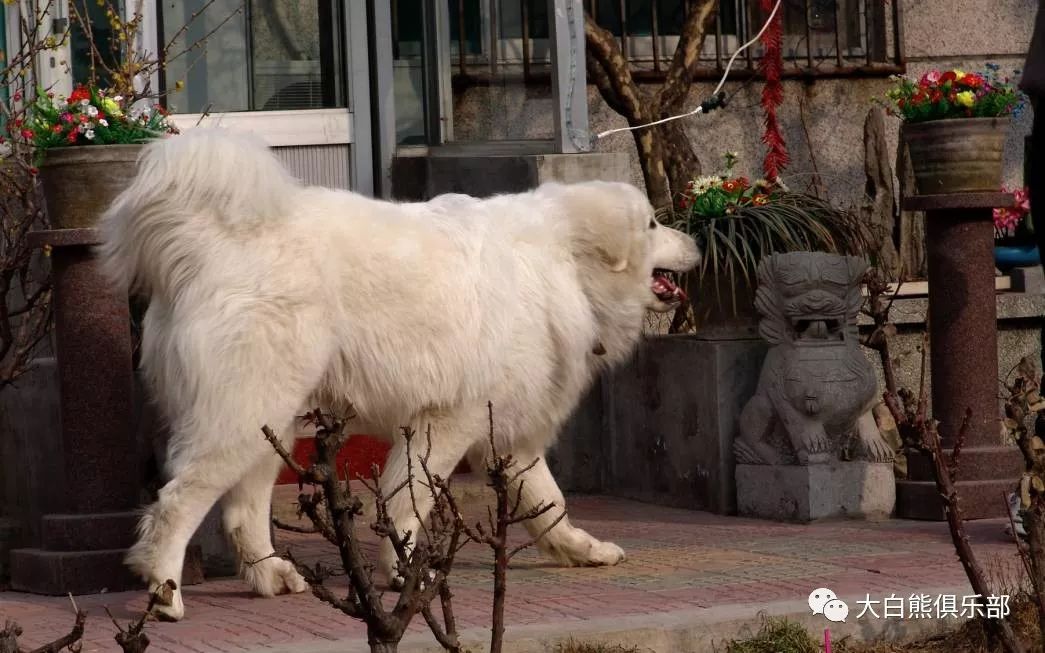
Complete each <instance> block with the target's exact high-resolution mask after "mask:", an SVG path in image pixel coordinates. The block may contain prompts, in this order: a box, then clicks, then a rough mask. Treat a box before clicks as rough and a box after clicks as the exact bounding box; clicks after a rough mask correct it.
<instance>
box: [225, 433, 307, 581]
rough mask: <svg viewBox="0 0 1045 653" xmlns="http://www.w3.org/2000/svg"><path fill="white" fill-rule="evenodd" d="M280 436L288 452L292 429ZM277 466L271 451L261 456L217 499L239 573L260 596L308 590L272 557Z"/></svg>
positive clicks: (286, 565)
mask: <svg viewBox="0 0 1045 653" xmlns="http://www.w3.org/2000/svg"><path fill="white" fill-rule="evenodd" d="M280 435H281V436H283V437H284V438H285V439H286V440H288V442H286V443H285V445H284V446H286V447H287V449H288V450H290V448H291V446H292V444H293V440H292V438H293V430H292V429H291V428H289V427H288V428H285V429H282V430H281V431H280ZM281 465H282V460H281V459H280V458H279V456H277V455H276V453H275V452H272V453H271V454H265V455H262V457H261V459H260V460H258V462H257V463H255V465H254V467H252V468H251V469H250V471H248V472H247V473H246V475H244V476H243V478H241V479H240V481H239V483H237V484H236V485H235V486H234V487H233V488H232V489H231V490H229V491H228V493H226V494H225V496H224V497H223V498H222V500H221V503H222V509H223V512H224V514H223V518H224V522H225V532H226V533H227V534H228V536H229V540H230V541H231V542H232V545H233V547H234V548H235V549H236V555H237V557H238V558H239V564H240V573H241V574H242V575H243V578H244V579H245V580H246V581H247V583H248V584H249V585H250V587H251V589H253V590H254V591H255V592H257V593H258V594H260V595H261V596H275V595H276V594H284V593H286V592H304V591H305V590H306V589H308V584H307V583H305V579H304V578H302V577H301V575H300V574H298V572H297V571H296V570H295V569H294V565H293V564H291V563H290V561H288V560H283V559H282V558H279V557H278V556H276V553H275V547H274V546H273V543H272V530H271V528H270V518H269V513H270V507H271V505H272V486H273V484H274V483H275V481H276V476H278V475H279V469H280V466H281Z"/></svg>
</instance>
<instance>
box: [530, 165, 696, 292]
mask: <svg viewBox="0 0 1045 653" xmlns="http://www.w3.org/2000/svg"><path fill="white" fill-rule="evenodd" d="M537 192H538V194H539V195H544V196H548V197H552V198H554V199H555V200H556V201H558V202H560V203H561V204H562V205H563V209H564V212H565V218H566V219H567V220H568V221H569V228H570V239H571V244H572V246H573V253H574V256H576V257H578V259H579V260H581V261H583V262H584V263H585V264H586V267H587V268H588V269H589V270H591V271H593V272H597V273H606V274H610V275H613V276H614V277H615V278H614V282H615V285H616V284H618V283H619V282H622V281H626V282H628V284H635V286H637V287H638V286H641V287H645V289H647V290H648V295H647V296H646V297H647V299H646V302H645V304H646V308H648V309H650V310H653V311H657V312H667V311H670V310H672V309H674V308H675V307H677V306H678V305H679V304H680V303H681V302H682V300H683V299H685V297H686V295H685V292H683V290H682V289H681V288H680V287H679V286H678V275H680V274H682V273H683V272H687V271H689V270H691V269H693V267H694V266H696V264H697V263H699V262H700V250H699V249H698V248H697V245H696V243H695V242H694V241H693V239H692V238H690V237H689V236H687V235H686V234H684V233H682V232H681V231H677V230H675V229H670V228H668V227H665V226H663V225H661V224H660V223H659V222H657V219H656V216H655V215H654V211H653V207H652V206H651V205H650V203H649V200H647V199H646V195H645V194H644V193H643V192H642V191H640V190H639V189H638V188H636V187H635V186H632V185H631V184H624V183H618V182H604V181H591V182H583V183H579V184H569V185H564V184H545V185H543V186H541V187H540V188H539V189H538V191H537ZM598 276H602V275H601V274H599V275H598ZM640 292H641V290H640Z"/></svg>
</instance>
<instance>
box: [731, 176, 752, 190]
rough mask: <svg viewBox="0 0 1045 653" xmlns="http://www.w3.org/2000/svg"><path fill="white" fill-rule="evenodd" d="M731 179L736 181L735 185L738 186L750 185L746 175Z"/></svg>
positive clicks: (748, 186)
mask: <svg viewBox="0 0 1045 653" xmlns="http://www.w3.org/2000/svg"><path fill="white" fill-rule="evenodd" d="M733 181H735V182H737V185H738V186H740V188H750V187H751V182H750V181H748V179H747V177H737V178H736V179H734V180H733Z"/></svg>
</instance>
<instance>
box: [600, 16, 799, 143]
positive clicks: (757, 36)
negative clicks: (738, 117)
mask: <svg viewBox="0 0 1045 653" xmlns="http://www.w3.org/2000/svg"><path fill="white" fill-rule="evenodd" d="M781 1H782V0H776V4H775V5H773V11H771V12H769V18H768V19H766V23H765V24H764V25H762V29H760V30H758V34H755V36H754V38H752V39H751V40H750V41H748V42H747V43H745V44H744V45H742V46H740V47H739V48H737V51H736V52H734V53H733V56H732V57H730V58H729V63H727V64H726V70H725V71H724V72H723V73H722V79H720V80H719V82H718V86H716V87H715V90H714V91H713V92H712V93H711V97H716V96H717V95H718V92H719V91H721V90H722V87H723V86H724V85H725V83H726V78H727V77H729V70H730V69H731V68H732V67H733V62H734V61H736V59H737V56H739V55H740V53H741V52H743V51H744V50H746V49H748V48H749V47H751V46H752V45H754V44H755V43H757V42H758V40H759V39H760V38H762V34H763V33H765V31H766V29H768V28H769V24H770V23H771V22H773V17H774V16H776V12H777V10H778V9H780V3H781ZM703 112H704V107H703V105H701V106H698V107H697V108H696V109H693V110H692V111H689V112H687V113H680V114H679V115H677V116H670V117H668V118H662V119H660V120H657V121H654V122H649V123H646V124H645V125H635V126H634V127H618V128H616V129H607V130H606V131H603V132H599V133H598V134H596V135H595V140H599V139H600V138H604V137H606V136H609V135H610V134H616V133H619V132H628V131H634V130H636V129H644V128H646V127H653V126H655V125H661V124H664V123H666V122H671V121H672V120H678V119H679V118H688V117H689V116H695V115H697V114H698V113H703Z"/></svg>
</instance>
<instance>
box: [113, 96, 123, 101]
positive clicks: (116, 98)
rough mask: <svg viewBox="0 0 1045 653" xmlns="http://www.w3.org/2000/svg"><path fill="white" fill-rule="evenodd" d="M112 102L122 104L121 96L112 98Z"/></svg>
mask: <svg viewBox="0 0 1045 653" xmlns="http://www.w3.org/2000/svg"><path fill="white" fill-rule="evenodd" d="M112 101H113V102H123V96H122V95H116V96H113V99H112Z"/></svg>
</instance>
